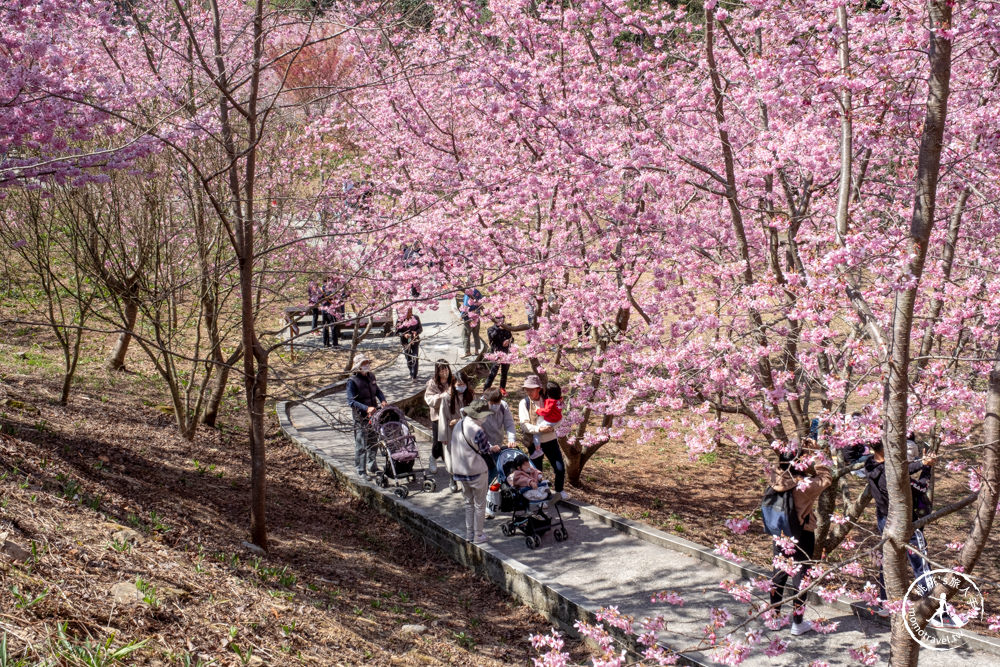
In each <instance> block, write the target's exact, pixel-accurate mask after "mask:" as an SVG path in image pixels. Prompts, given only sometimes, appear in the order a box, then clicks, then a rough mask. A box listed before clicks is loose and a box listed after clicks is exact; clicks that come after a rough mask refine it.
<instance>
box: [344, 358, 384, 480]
mask: <svg viewBox="0 0 1000 667" xmlns="http://www.w3.org/2000/svg"><path fill="white" fill-rule="evenodd" d="M347 404H348V405H350V406H351V414H352V416H353V418H354V468H355V470H356V471H357V473H358V477H361V478H364V476H365V472H366V471H367V472H369V473H371V474H375V473H376V472H377V470H376V465H375V458H374V455H373V457H372V459H371V461H368V460H367V459H368V438H369V435H370V433H371V416H372V414H373V413H374V412H375V410H376V409H377V408H379V407H385V405H386V402H385V394H383V393H382V390H381V389H379V386H378V382H376V381H375V374H374V373H373V372H372V362H371V360H370V359H369V358H368V357H367V356H365V355H363V354H359V355H358V357H357V359H355V360H354V370H353V372H352V373H351V377H350V379H349V380H348V381H347Z"/></svg>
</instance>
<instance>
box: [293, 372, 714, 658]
mask: <svg viewBox="0 0 1000 667" xmlns="http://www.w3.org/2000/svg"><path fill="white" fill-rule="evenodd" d="M332 391H336V389H331V390H330V391H326V392H325V393H324V394H323V395H326V394H329V393H332ZM288 407H289V404H288V402H280V403H278V404H277V406H276V411H277V413H278V421H279V422H280V423H281V428H282V430H283V431H284V432H285V434H286V435H287V436H288V437H289V439H291V440H292V442H294V443H295V444H296V445H298V446H299V447H300V448H301V449H302V451H304V452H305V453H306V454H308V455H309V456H310V457H312V458H313V460H315V461H316V462H317V463H319V464H320V465H321V466H322V467H323V468H325V469H326V470H327V472H329V473H330V474H331V475H332V476H333V477H334V478H335V479H336V480H337V482H338V483H339V484H340V485H341V486H342V487H343V488H345V489H347V490H348V492H350V493H351V494H352V495H354V496H356V497H357V498H359V499H361V500H363V501H364V502H365V503H367V504H368V505H370V506H372V507H373V508H375V509H377V510H378V511H379V512H381V513H383V514H385V515H386V516H389V517H391V518H392V519H394V520H395V521H397V522H398V523H399V524H401V525H402V526H404V527H405V528H406V529H407V530H409V531H410V532H412V533H413V534H414V535H416V536H417V537H419V538H420V539H422V540H423V541H424V542H426V543H427V544H429V545H431V546H433V547H435V548H437V549H439V550H440V551H442V552H444V553H445V554H446V555H448V556H449V557H450V558H451V559H452V560H454V561H455V562H457V563H460V564H461V565H464V566H465V567H468V568H471V569H473V570H475V571H476V572H478V573H479V574H481V575H483V576H485V577H487V578H489V579H490V580H491V581H492V582H493V583H495V584H497V585H498V586H500V588H502V589H503V590H505V591H506V592H507V593H509V594H510V595H512V596H513V597H514V598H516V599H517V600H519V601H520V602H522V603H523V604H525V605H528V606H529V607H531V608H532V609H534V610H536V611H538V612H540V613H541V614H542V615H544V616H545V617H546V618H547V619H548V620H549V621H551V622H552V623H553V624H555V625H557V626H559V627H560V628H561V629H562V630H563V631H564V632H566V633H568V634H570V635H573V636H577V633H576V630H575V629H574V627H573V624H574V623H575V622H576V621H585V622H587V623H597V622H598V621H597V619H596V616H595V613H596V612H597V610H598V609H599V608H600V605H598V604H596V603H595V602H593V601H592V600H589V599H587V598H585V597H584V596H582V595H580V594H579V593H575V592H571V591H568V590H566V589H565V588H563V587H562V586H559V585H557V584H552V583H547V582H545V581H543V579H542V578H541V576H540V575H539V574H538V572H536V571H535V570H534V569H533V568H531V567H529V566H528V565H525V564H524V563H522V562H520V561H518V560H517V559H514V558H511V557H509V556H507V555H506V554H503V553H501V552H500V551H497V550H496V549H493V548H492V547H490V546H489V545H482V546H481V545H475V544H472V543H470V542H467V541H466V540H464V539H462V538H461V537H459V536H458V535H456V534H454V533H453V532H451V531H450V530H448V529H447V528H445V527H444V526H442V525H441V524H439V523H438V522H437V521H435V520H434V519H433V518H432V517H430V516H428V515H426V514H425V513H424V512H423V511H422V510H421V509H420V508H418V507H416V506H414V505H412V504H411V503H409V502H407V501H406V500H399V499H398V498H396V497H395V496H392V495H390V494H388V493H385V492H383V491H382V490H380V489H378V488H376V487H374V486H373V485H371V484H367V483H358V480H357V479H355V478H354V476H353V475H352V474H346V473H345V472H344V471H342V470H341V469H340V468H338V467H337V466H335V465H333V463H331V462H330V461H329V460H328V459H327V458H326V457H324V456H323V455H322V454H321V453H320V452H318V451H316V450H315V449H313V448H312V447H311V446H310V445H309V443H308V441H307V440H306V438H304V437H303V436H302V435H301V434H299V432H298V431H297V430H296V428H295V426H294V425H292V423H291V420H290V419H289V418H288ZM416 431H417V432H418V433H419V435H420V436H422V437H423V438H424V439H429V434H428V433H427V431H426V430H425V429H423V428H422V427H417V429H416ZM609 631H610V632H611V633H612V635H613V636H614V637H615V638H616V639H617V640H618V642H619V644H620V645H621V646H623V647H624V648H625V649H626V650H627V651H629V652H630V653H631V654H632V655H633V656H634V657H638V655H639V654H640V652H641V651H642V650H643V647H641V646H640V645H639V644H638V643H637V642H636V638H635V637H633V636H629V635H626V634H625V633H621V632H619V631H617V630H615V629H614V628H610V629H609ZM663 648H664V650H668V651H669V650H670V647H669V646H665V645H664V646H663ZM678 664H681V665H692V666H694V667H705V666H706V665H707V663H705V662H701V661H699V660H697V659H696V658H694V657H689V656H681V659H680V661H679V662H678Z"/></svg>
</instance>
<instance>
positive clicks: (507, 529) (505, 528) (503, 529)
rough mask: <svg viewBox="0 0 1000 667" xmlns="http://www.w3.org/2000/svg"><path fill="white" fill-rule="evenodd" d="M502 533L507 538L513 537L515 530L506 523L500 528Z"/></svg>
mask: <svg viewBox="0 0 1000 667" xmlns="http://www.w3.org/2000/svg"><path fill="white" fill-rule="evenodd" d="M500 532H501V533H503V534H504V535H506V536H507V537H510V536H511V535H513V534H514V528H513V526H511V525H510V524H509V523H505V524H502V525H501V526H500Z"/></svg>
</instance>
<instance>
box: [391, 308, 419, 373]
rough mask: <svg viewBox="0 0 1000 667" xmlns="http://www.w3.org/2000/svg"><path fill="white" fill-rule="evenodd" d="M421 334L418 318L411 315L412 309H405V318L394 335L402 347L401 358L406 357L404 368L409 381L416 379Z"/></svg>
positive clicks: (397, 326)
mask: <svg viewBox="0 0 1000 667" xmlns="http://www.w3.org/2000/svg"><path fill="white" fill-rule="evenodd" d="M423 332H424V325H423V324H421V323H420V318H419V317H417V316H416V315H414V314H413V309H412V308H407V309H406V316H405V317H404V318H403V319H402V320H401V321H400V322H399V323H398V324H397V325H396V333H397V334H398V335H399V342H400V344H401V345H402V346H403V356H404V357H406V368H407V370H409V372H410V379H411V380H414V381H416V379H417V370H418V368H419V366H420V334H422V333H423Z"/></svg>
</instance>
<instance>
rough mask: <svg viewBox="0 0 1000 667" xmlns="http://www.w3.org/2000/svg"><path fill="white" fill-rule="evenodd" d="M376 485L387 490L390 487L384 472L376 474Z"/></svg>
mask: <svg viewBox="0 0 1000 667" xmlns="http://www.w3.org/2000/svg"><path fill="white" fill-rule="evenodd" d="M375 484H377V485H378V486H381V487H382V488H383V489H386V488H388V487H389V479H388V478H387V477H386V476H385V473H384V472H379V473H376V475H375Z"/></svg>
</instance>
